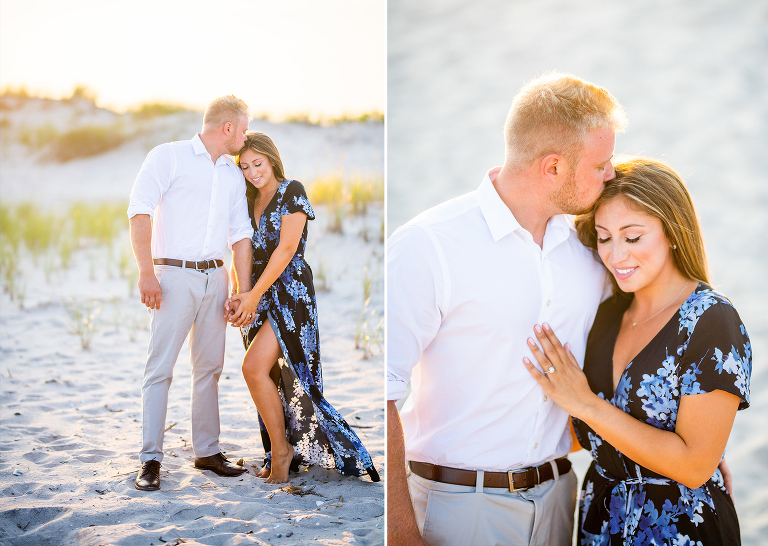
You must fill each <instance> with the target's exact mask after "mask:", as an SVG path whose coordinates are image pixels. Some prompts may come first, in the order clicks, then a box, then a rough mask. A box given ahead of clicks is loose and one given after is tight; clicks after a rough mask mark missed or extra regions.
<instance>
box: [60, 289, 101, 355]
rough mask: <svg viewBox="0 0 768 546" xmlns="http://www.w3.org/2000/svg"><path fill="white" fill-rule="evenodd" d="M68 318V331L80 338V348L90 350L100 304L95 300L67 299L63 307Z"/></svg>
mask: <svg viewBox="0 0 768 546" xmlns="http://www.w3.org/2000/svg"><path fill="white" fill-rule="evenodd" d="M64 307H65V309H66V311H67V316H68V317H69V329H70V331H71V332H72V333H73V334H75V335H77V336H78V337H79V338H80V347H81V348H82V349H83V350H86V349H90V347H91V341H93V336H94V335H95V334H96V331H97V327H96V317H97V316H98V314H99V313H100V312H101V304H100V303H99V302H98V301H96V300H89V301H84V300H77V299H73V298H69V299H68V300H67V301H66V303H65V305H64Z"/></svg>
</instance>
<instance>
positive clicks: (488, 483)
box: [409, 457, 571, 491]
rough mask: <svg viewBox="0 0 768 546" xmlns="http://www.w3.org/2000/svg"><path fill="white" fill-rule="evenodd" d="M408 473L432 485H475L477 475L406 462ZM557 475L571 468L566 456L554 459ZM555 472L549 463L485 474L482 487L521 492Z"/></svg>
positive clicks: (459, 470) (548, 478)
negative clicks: (431, 482) (429, 481)
mask: <svg viewBox="0 0 768 546" xmlns="http://www.w3.org/2000/svg"><path fill="white" fill-rule="evenodd" d="M409 464H410V466H411V472H413V473H414V474H416V475H417V476H421V477H422V478H424V479H427V480H432V481H433V482H441V483H451V484H453V485H471V486H474V485H475V484H476V482H477V472H476V471H474V470H462V469H460V468H451V467H448V466H440V465H436V464H430V463H420V462H418V461H410V462H409ZM555 464H556V465H557V472H558V474H559V475H560V476H562V475H563V474H567V473H568V471H569V470H570V469H571V461H569V460H568V459H567V458H566V457H561V458H559V459H555ZM554 477H555V473H554V470H552V465H551V464H550V463H544V464H542V465H539V466H531V467H528V468H521V469H519V470H510V471H508V472H485V473H484V476H483V487H503V488H505V489H509V490H510V491H525V490H526V489H530V488H531V487H534V486H536V485H539V484H540V483H544V482H546V481H549V480H551V479H554Z"/></svg>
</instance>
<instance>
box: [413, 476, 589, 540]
mask: <svg viewBox="0 0 768 546" xmlns="http://www.w3.org/2000/svg"><path fill="white" fill-rule="evenodd" d="M555 475H557V471H555ZM482 480H483V477H482V472H478V483H480V484H482ZM576 486H577V479H576V475H575V474H574V473H573V470H570V471H569V472H568V473H567V474H564V475H563V476H560V477H559V478H557V479H555V480H549V481H547V482H544V483H542V484H540V485H537V486H536V487H533V488H531V489H528V490H527V491H521V492H515V493H512V492H510V491H509V490H508V489H499V488H495V487H486V488H483V487H482V486H481V487H479V488H477V487H468V486H464V485H451V484H445V483H439V482H433V481H431V480H426V479H424V478H422V477H420V476H417V475H416V474H414V473H412V472H411V473H410V475H409V476H408V488H409V490H410V492H411V499H412V501H413V507H414V510H415V512H416V523H417V524H418V526H419V531H421V534H422V536H423V537H424V540H426V541H427V542H428V543H429V544H430V545H431V546H502V545H504V546H523V545H525V546H570V545H571V541H572V540H573V538H572V537H573V516H574V510H575V508H576Z"/></svg>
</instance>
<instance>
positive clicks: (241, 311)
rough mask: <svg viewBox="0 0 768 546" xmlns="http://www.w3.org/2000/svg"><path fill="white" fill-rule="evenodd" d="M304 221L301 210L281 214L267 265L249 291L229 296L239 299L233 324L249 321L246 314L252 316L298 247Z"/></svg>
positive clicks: (305, 216) (304, 217) (305, 217)
mask: <svg viewBox="0 0 768 546" xmlns="http://www.w3.org/2000/svg"><path fill="white" fill-rule="evenodd" d="M306 221H307V215H306V214H304V213H303V212H294V213H293V214H286V215H285V216H283V219H282V223H281V225H280V243H279V244H278V245H277V248H276V249H275V251H274V252H273V253H272V256H270V257H269V261H268V262H267V267H266V268H264V273H262V274H261V277H259V280H258V281H256V286H254V287H253V288H252V289H251V290H250V291H249V292H243V293H240V294H235V295H234V296H232V298H231V299H232V300H240V307H238V308H237V310H236V314H235V316H234V318H233V326H238V327H239V326H244V325H245V324H247V323H248V322H250V319H249V318H248V315H249V314H250V315H251V316H253V314H254V313H255V311H256V306H257V305H258V304H259V300H260V299H261V296H263V295H264V292H266V291H267V289H268V288H269V287H270V286H272V283H274V282H275V281H276V280H277V278H278V277H279V276H280V275H281V274H282V273H283V271H285V268H286V267H287V266H288V264H289V263H290V261H291V259H293V256H294V254H296V249H297V248H299V242H301V235H302V233H304V224H305V223H306Z"/></svg>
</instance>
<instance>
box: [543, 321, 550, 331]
mask: <svg viewBox="0 0 768 546" xmlns="http://www.w3.org/2000/svg"><path fill="white" fill-rule="evenodd" d="M544 329H545V330H549V324H547V323H546V322H545V323H544Z"/></svg>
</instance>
